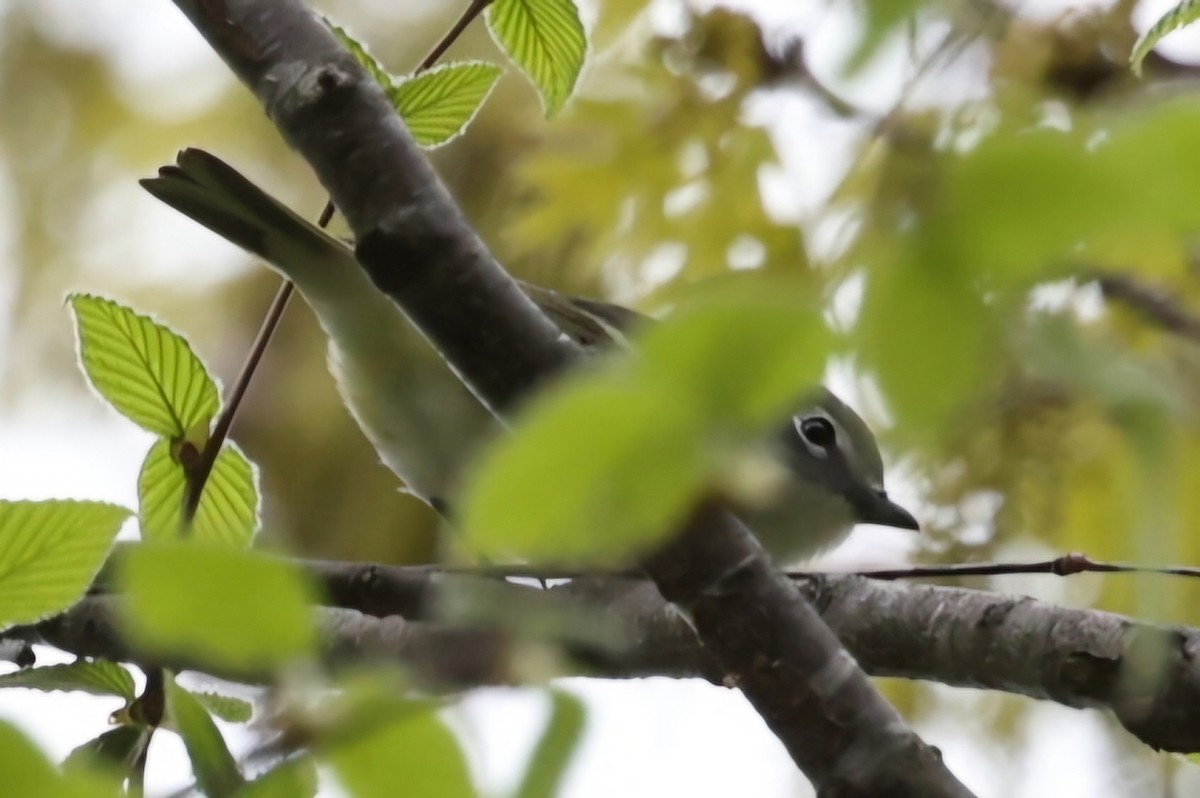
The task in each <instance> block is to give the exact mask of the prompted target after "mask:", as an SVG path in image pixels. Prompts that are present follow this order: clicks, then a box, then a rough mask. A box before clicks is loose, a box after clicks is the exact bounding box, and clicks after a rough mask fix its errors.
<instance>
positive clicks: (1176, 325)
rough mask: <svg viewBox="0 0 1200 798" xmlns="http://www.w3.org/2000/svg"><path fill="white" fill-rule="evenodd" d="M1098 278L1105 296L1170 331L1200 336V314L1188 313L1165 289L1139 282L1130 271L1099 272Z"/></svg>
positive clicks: (1195, 336) (1098, 283) (1097, 282)
mask: <svg viewBox="0 0 1200 798" xmlns="http://www.w3.org/2000/svg"><path fill="white" fill-rule="evenodd" d="M1095 277H1096V284H1097V285H1099V286H1100V291H1101V292H1102V293H1103V294H1104V296H1105V298H1106V299H1115V300H1119V301H1121V302H1123V303H1125V304H1126V305H1128V306H1129V307H1130V308H1132V309H1133V310H1135V311H1137V312H1138V313H1141V314H1142V315H1143V316H1145V317H1147V318H1149V319H1150V320H1151V321H1154V322H1156V323H1157V324H1158V325H1159V326H1161V327H1162V328H1163V329H1164V330H1167V331H1168V332H1173V333H1176V334H1177V335H1183V336H1186V337H1188V338H1200V317H1198V316H1196V315H1195V314H1193V313H1189V312H1188V310H1187V309H1186V308H1184V307H1183V305H1182V304H1180V302H1179V301H1178V300H1176V299H1175V298H1174V297H1172V296H1171V295H1170V294H1168V293H1167V292H1166V291H1163V290H1162V289H1160V288H1155V287H1153V286H1149V285H1146V284H1145V283H1142V282H1139V281H1138V280H1137V279H1135V278H1133V277H1131V276H1129V275H1127V274H1115V273H1112V272H1098V273H1097V274H1096V275H1095Z"/></svg>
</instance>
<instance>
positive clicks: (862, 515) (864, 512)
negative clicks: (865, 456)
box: [850, 488, 921, 532]
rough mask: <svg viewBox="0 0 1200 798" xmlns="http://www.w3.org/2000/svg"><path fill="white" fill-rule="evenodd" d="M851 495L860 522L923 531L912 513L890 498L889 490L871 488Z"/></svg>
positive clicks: (851, 501)
mask: <svg viewBox="0 0 1200 798" xmlns="http://www.w3.org/2000/svg"><path fill="white" fill-rule="evenodd" d="M855 494H856V495H852V496H851V497H850V503H851V504H852V505H853V506H854V509H855V511H856V513H857V514H858V522H859V523H860V524H879V525H880V526H890V527H895V528H896V529H911V530H913V531H914V532H920V531H921V525H920V524H919V523H917V519H915V518H913V516H912V513H910V512H909V511H908V510H905V509H904V508H903V507H901V506H900V505H898V504H896V503H895V502H894V501H892V500H891V499H889V498H888V495H887V492H886V491H883V490H873V489H870V488H867V489H864V490H862V491H856V492H855Z"/></svg>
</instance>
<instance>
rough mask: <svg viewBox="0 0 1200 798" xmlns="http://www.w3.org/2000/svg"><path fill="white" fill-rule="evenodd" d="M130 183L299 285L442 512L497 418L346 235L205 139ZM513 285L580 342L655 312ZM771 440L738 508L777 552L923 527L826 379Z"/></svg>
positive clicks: (358, 406)
mask: <svg viewBox="0 0 1200 798" xmlns="http://www.w3.org/2000/svg"><path fill="white" fill-rule="evenodd" d="M139 182H140V184H141V185H142V186H143V187H144V188H145V189H146V190H147V191H149V192H150V194H152V195H153V196H154V197H156V198H158V199H159V200H161V201H163V202H165V203H166V204H167V205H169V206H171V207H172V208H174V209H175V210H177V211H180V212H181V213H183V214H185V215H186V216H188V217H190V218H191V219H193V220H195V221H196V222H198V223H200V224H201V225H203V226H204V227H207V228H208V229H209V230H211V231H212V232H214V233H216V234H217V235H219V236H221V237H222V238H225V239H226V240H228V241H230V242H231V243H233V244H235V245H237V246H239V247H241V248H242V249H244V250H247V251H248V252H250V253H252V254H254V255H256V256H258V257H259V258H262V259H263V260H264V261H266V262H267V264H268V265H270V266H271V267H272V268H273V269H274V270H275V271H277V272H278V273H279V274H281V275H282V276H283V277H285V278H287V279H289V280H291V281H292V282H293V283H294V284H295V286H296V289H297V290H298V291H299V293H300V294H301V295H302V296H303V297H304V299H305V300H306V302H307V303H308V305H309V306H310V307H311V308H312V310H313V312H314V313H315V315H316V317H317V320H318V322H319V323H320V325H321V327H322V329H323V330H324V332H325V334H326V336H327V337H328V339H329V367H330V371H331V373H332V374H333V377H334V380H335V382H336V383H337V386H338V390H339V392H340V394H341V397H342V399H343V401H344V403H345V404H346V406H347V408H348V409H349V411H350V413H351V415H352V416H353V417H354V419H355V421H356V422H357V423H358V425H359V427H360V428H361V429H362V430H363V432H364V434H365V435H366V437H367V439H368V440H369V441H370V443H371V444H372V445H373V446H374V448H375V450H376V451H377V452H378V453H379V455H380V458H381V460H382V461H383V463H384V464H385V465H386V466H387V467H388V468H390V469H391V470H392V471H393V472H394V473H395V474H396V475H397V476H398V477H399V478H400V479H401V481H402V482H403V483H404V489H406V490H407V491H408V492H410V493H412V494H414V495H415V496H417V497H418V498H420V499H423V500H424V501H426V502H427V503H429V504H430V505H431V506H433V507H434V508H435V509H438V510H440V511H442V512H443V513H445V512H446V510H447V506H448V504H447V502H448V497H451V496H453V495H455V492H456V491H457V490H458V488H459V487H461V485H460V481H461V479H462V472H463V467H464V465H465V463H466V462H467V460H468V459H469V456H470V453H471V451H472V450H473V449H474V448H475V447H477V446H478V445H479V443H480V442H481V441H482V440H485V439H486V438H488V437H489V436H491V435H495V434H497V429H498V427H499V425H498V424H496V422H495V420H494V419H493V418H492V417H491V416H490V414H489V413H488V412H487V411H486V410H485V409H484V407H483V406H482V404H481V403H480V402H479V401H478V400H477V399H476V398H475V397H474V396H473V395H472V394H471V393H470V391H469V390H468V389H467V388H466V387H465V386H464V385H463V383H462V382H461V381H460V380H459V379H458V378H457V377H456V376H455V375H454V374H453V372H452V371H451V369H450V368H448V367H447V365H446V364H445V362H444V361H442V360H441V358H440V357H439V356H438V355H437V353H436V352H435V351H434V350H433V347H432V345H431V344H429V343H428V342H427V341H426V340H425V339H424V338H423V337H422V336H421V335H420V334H418V333H417V331H416V330H415V329H414V328H413V326H412V325H411V324H410V322H409V321H408V320H407V318H406V317H405V316H404V314H403V312H402V311H401V310H400V308H399V306H397V305H396V304H395V303H394V302H393V301H392V300H391V299H390V298H389V297H388V296H386V295H385V294H384V293H382V292H381V291H380V290H379V289H378V288H377V287H376V286H375V285H374V284H373V283H372V281H371V279H370V277H369V276H368V275H367V273H366V271H365V270H364V269H362V268H361V267H360V266H359V264H358V261H357V260H356V259H355V256H354V251H353V249H352V248H351V246H350V245H349V244H348V243H347V242H345V241H342V240H340V239H338V238H336V237H334V236H332V235H330V234H328V233H327V232H325V231H324V230H322V229H321V228H320V227H317V226H316V225H314V224H312V223H311V222H309V221H307V220H306V219H304V218H303V217H302V216H300V215H299V214H297V213H295V212H293V211H292V210H290V209H289V208H288V207H287V206H286V205H284V204H283V203H282V202H280V201H278V200H276V199H275V198H273V197H271V196H270V195H269V194H267V193H266V192H265V191H264V190H263V189H261V188H259V187H258V186H257V185H256V184H255V183H254V182H253V181H251V180H249V179H248V178H246V177H245V176H243V175H242V174H241V173H240V172H238V171H237V170H236V169H234V168H233V167H231V166H230V165H228V164H227V163H225V162H224V161H222V160H221V159H220V158H217V157H216V156H214V155H212V154H211V153H208V152H206V151H204V150H202V149H198V148H188V149H184V150H182V151H181V152H180V153H179V155H178V157H177V159H176V162H175V163H174V164H169V165H166V166H163V167H161V168H160V169H159V170H158V174H157V176H155V177H150V178H145V179H142V180H141V181H139ZM520 285H521V288H522V289H523V290H524V291H525V293H526V294H527V295H528V296H529V297H530V298H531V299H532V300H533V301H534V303H536V304H537V305H538V307H539V308H540V309H541V310H542V311H543V312H544V313H546V315H547V316H548V317H549V318H550V319H551V320H552V321H553V322H554V323H555V324H556V325H558V327H559V328H560V330H561V331H562V332H563V334H565V335H567V336H569V337H570V338H571V339H573V340H574V341H575V342H576V343H578V344H580V345H581V346H583V347H585V348H597V347H603V346H606V345H608V344H610V343H612V342H613V341H616V342H618V343H620V344H622V345H626V344H627V336H629V335H630V334H631V333H632V332H633V331H635V330H636V329H637V327H638V326H639V325H643V324H650V323H653V321H652V320H651V319H650V317H648V316H645V315H643V314H641V313H639V312H637V311H634V310H631V309H629V308H626V307H623V306H621V305H617V304H613V303H608V302H603V301H599V300H594V299H587V298H583V297H574V296H570V295H568V294H563V293H560V292H557V291H554V290H551V289H548V288H543V287H541V286H536V285H533V284H531V283H526V282H520ZM766 442H767V444H768V446H767V449H768V450H769V451H771V452H772V453H773V455H774V457H775V458H776V461H777V463H778V464H779V465H781V466H783V473H784V474H785V478H784V479H783V480H782V484H781V485H780V486H779V488H778V489H777V490H775V491H772V493H771V496H770V498H769V499H768V500H765V501H761V502H749V503H745V504H744V505H738V506H737V507H736V508H735V509H736V513H737V515H738V517H739V519H740V520H741V521H743V522H744V523H745V524H746V525H747V526H748V527H749V528H750V529H751V531H753V532H754V533H755V534H756V536H757V537H758V538H759V541H760V542H761V543H762V544H763V546H764V547H765V548H766V549H767V551H768V552H769V553H770V554H771V556H772V558H773V559H774V560H775V561H776V562H782V563H788V564H791V563H796V562H803V561H806V560H808V559H811V558H812V557H815V556H817V555H818V554H821V553H822V552H824V551H827V550H829V549H831V548H834V547H835V546H836V545H838V544H839V543H841V542H842V540H844V539H845V537H846V536H847V535H848V534H849V532H850V531H851V529H852V528H853V527H854V526H855V525H856V524H859V523H868V524H878V525H883V526H888V527H894V528H897V529H907V530H914V531H916V530H919V528H920V527H919V524H918V522H917V520H916V519H915V518H914V517H913V515H912V514H911V513H909V512H908V511H907V510H905V509H904V508H903V507H902V506H900V505H899V504H897V503H896V502H895V501H893V500H892V499H891V498H890V497H889V496H888V494H887V492H886V490H885V488H884V467H883V459H882V457H881V455H880V451H879V446H878V443H877V442H876V439H875V436H874V435H873V434H872V432H871V430H870V428H869V427H868V426H867V424H866V422H864V421H863V419H862V418H861V417H860V416H859V415H858V414H857V413H855V412H854V410H853V409H851V408H850V407H849V405H847V404H846V403H845V402H843V401H842V400H841V399H839V398H838V397H837V396H836V395H834V394H833V392H831V391H830V390H828V389H827V388H825V387H823V386H817V387H815V388H813V389H812V390H811V391H810V392H808V395H807V396H806V397H804V398H803V399H802V400H801V401H800V402H799V403H798V406H797V407H796V410H795V412H794V414H793V415H792V416H791V417H790V418H788V419H785V420H783V421H782V423H781V424H779V425H778V427H777V428H776V429H775V430H774V431H772V432H770V433H769V434H768V439H767V441H766Z"/></svg>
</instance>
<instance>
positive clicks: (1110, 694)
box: [3, 562, 1200, 753]
mask: <svg viewBox="0 0 1200 798" xmlns="http://www.w3.org/2000/svg"><path fill="white" fill-rule="evenodd" d="M303 567H305V569H306V570H308V571H309V572H310V573H311V574H312V576H313V577H314V578H315V579H317V580H318V581H319V582H320V583H321V584H322V586H323V587H324V589H325V592H326V594H327V595H328V596H329V597H330V601H331V603H332V604H333V605H334V606H331V607H326V608H322V609H321V611H320V613H319V619H320V624H321V629H322V635H323V639H324V641H325V651H326V656H327V659H328V661H329V662H330V663H331V664H334V665H340V664H356V663H361V662H362V661H364V660H370V659H383V660H386V661H389V662H395V663H400V664H403V665H405V666H407V667H409V668H412V669H413V671H414V672H415V673H416V674H418V675H419V676H420V677H421V678H422V679H423V681H424V682H426V683H428V684H430V685H432V686H437V687H441V688H447V687H450V688H460V687H468V686H473V685H479V684H496V683H509V682H513V681H520V677H521V674H520V673H519V672H517V671H516V665H515V664H514V660H513V658H512V656H511V655H512V653H513V652H514V651H515V650H516V645H517V644H516V643H515V642H514V640H513V637H512V636H511V635H510V634H508V630H507V629H506V628H504V626H503V624H502V623H500V622H499V621H497V619H496V618H495V617H492V618H490V619H489V618H486V617H480V616H479V615H475V616H474V617H473V618H471V619H467V618H464V617H462V613H451V614H457V615H458V616H459V617H458V618H457V619H449V618H447V617H446V616H447V612H448V610H447V607H446V602H445V599H444V596H446V595H447V594H459V595H461V594H462V593H464V592H465V593H471V592H477V593H479V592H481V593H483V594H484V595H485V596H486V599H487V602H486V603H487V604H488V605H489V606H492V607H499V608H501V611H502V614H503V615H504V616H506V617H511V616H514V615H515V616H516V620H515V623H517V624H521V625H522V627H523V628H524V627H525V626H526V624H523V623H522V621H523V618H525V617H530V616H538V617H541V618H547V617H550V618H554V617H557V618H559V619H568V620H569V619H571V618H575V617H579V615H578V613H580V612H582V613H590V614H591V617H592V618H595V617H597V615H602V617H603V618H604V619H607V620H610V621H616V622H618V623H619V630H618V633H617V634H615V635H605V636H602V637H600V638H599V639H597V638H594V637H585V636H581V635H578V634H576V635H574V636H573V637H572V636H571V634H570V633H571V632H572V631H573V629H575V628H576V626H578V625H576V624H570V623H560V624H557V625H554V628H552V629H551V630H550V632H549V633H548V635H549V636H551V637H553V638H554V639H556V641H558V642H563V641H564V639H565V643H564V649H565V650H566V651H567V652H568V653H569V654H570V655H571V656H572V658H573V659H574V660H575V661H576V662H577V663H578V665H579V666H580V667H581V669H582V672H583V673H585V674H589V675H593V676H599V677H607V678H637V677H645V676H668V677H673V678H701V679H705V680H707V681H709V682H711V683H713V684H728V681H727V679H726V672H725V670H724V669H722V668H721V667H720V666H719V665H718V663H717V661H716V660H715V659H714V658H713V656H712V655H711V654H710V653H709V651H708V650H707V649H706V648H705V647H704V645H703V644H701V643H700V641H699V640H698V638H697V636H696V632H695V630H694V628H693V627H692V625H691V623H690V622H689V621H688V619H687V618H686V617H685V616H684V615H683V614H682V613H681V612H679V611H678V610H677V609H676V608H675V607H674V606H672V605H671V604H670V603H668V602H667V601H665V600H664V599H663V598H662V596H661V594H660V593H659V592H658V590H657V589H656V588H655V587H654V585H653V584H652V583H651V582H650V581H648V580H646V579H642V578H634V577H628V576H591V577H580V578H576V579H573V580H571V581H570V582H567V583H565V584H561V585H557V586H555V587H552V588H549V589H541V588H538V587H536V586H533V585H530V584H518V583H514V582H507V581H504V580H501V579H497V578H494V577H490V576H468V575H463V574H447V573H445V572H441V571H437V570H433V569H429V568H425V567H412V566H409V567H405V566H388V565H377V564H372V563H335V562H310V563H305V564H303ZM795 582H796V585H797V588H798V589H799V590H800V591H801V592H803V593H804V595H805V596H807V597H808V598H809V600H810V601H811V603H812V605H813V606H814V607H816V608H817V609H818V610H819V611H820V613H821V615H822V617H823V618H824V620H825V622H826V623H827V624H828V625H829V627H830V628H831V629H832V630H833V631H834V632H835V633H836V634H837V636H838V637H839V638H840V640H841V642H842V645H844V646H845V647H846V648H847V649H848V650H849V651H850V653H851V654H853V656H854V657H855V659H856V660H858V662H859V664H861V665H862V667H863V668H864V669H865V670H866V671H867V672H868V673H870V674H872V675H874V676H890V677H900V678H906V679H920V680H925V681H935V682H939V683H942V684H947V685H951V686H957V687H975V688H982V689H988V690H1002V691H1004V692H1009V693H1014V694H1017V695H1022V696H1026V697H1028V698H1033V699H1037V700H1048V701H1054V702H1056V703H1059V704H1063V705H1065V706H1069V707H1075V708H1080V709H1084V708H1086V709H1098V710H1104V711H1109V712H1112V713H1113V714H1114V715H1115V716H1116V718H1117V720H1118V721H1119V722H1120V723H1121V724H1122V725H1123V726H1124V727H1125V728H1126V730H1128V731H1129V732H1130V733H1131V734H1133V735H1134V736H1135V737H1136V738H1137V739H1139V740H1140V741H1141V742H1143V743H1145V744H1146V745H1149V746H1151V747H1153V748H1156V749H1162V750H1168V751H1177V752H1181V753H1194V752H1197V751H1200V656H1197V653H1198V652H1200V630H1198V629H1194V628H1191V627H1165V626H1157V625H1154V624H1146V623H1141V622H1139V621H1136V620H1134V619H1131V618H1128V617H1125V616H1121V615H1114V614H1112V613H1106V612H1099V611H1096V610H1077V609H1067V608H1063V607H1059V606H1056V605H1054V604H1049V603H1046V602H1042V601H1037V600H1035V599H1030V598H1024V597H1016V596H1006V595H1000V594H996V593H992V592H987V591H979V590H969V589H965V588H949V587H941V586H936V585H914V584H896V583H890V582H879V581H876V580H871V579H866V578H863V577H860V576H852V575H837V574H810V575H808V576H804V577H796V578H795ZM440 597H442V598H440ZM114 602H115V599H114V598H113V597H111V596H101V595H95V596H92V597H89V598H88V599H86V600H85V601H83V602H81V603H80V604H79V605H77V606H76V607H74V608H73V609H72V610H70V611H69V612H67V613H65V614H63V615H61V616H58V617H57V618H53V619H50V620H48V621H44V622H43V623H41V624H37V625H34V626H28V627H20V628H17V629H10V630H8V631H6V632H4V634H3V639H4V640H16V641H21V642H23V643H31V642H33V643H46V644H49V645H53V646H55V647H57V648H61V649H63V650H65V651H68V652H71V653H73V654H76V655H79V656H95V657H101V658H105V659H112V660H118V661H134V662H138V663H140V664H152V665H167V666H170V667H173V668H176V669H192V670H195V669H204V666H203V664H202V663H196V662H191V661H175V662H170V663H163V662H147V661H146V660H145V659H144V658H143V657H142V656H141V655H139V654H137V653H136V652H133V651H132V650H130V649H129V648H128V647H127V646H126V644H125V643H124V642H123V641H122V639H121V637H120V635H119V633H118V630H117V629H116V628H115V627H114V625H113V623H112V620H111V619H112V612H113V609H114ZM514 608H515V610H516V611H514ZM468 623H469V624H470V625H466V624H468ZM511 623H512V621H510V624H511ZM1148 662H1149V663H1153V667H1154V668H1155V669H1156V670H1155V672H1154V674H1153V676H1154V678H1141V677H1143V676H1144V675H1145V674H1144V667H1145V663H1148ZM217 675H220V676H224V677H227V678H235V679H242V680H245V681H251V682H263V681H268V680H269V679H270V678H271V677H270V675H269V674H236V673H228V672H221V673H218V674H217Z"/></svg>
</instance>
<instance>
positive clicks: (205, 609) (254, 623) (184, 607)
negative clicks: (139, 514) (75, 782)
mask: <svg viewBox="0 0 1200 798" xmlns="http://www.w3.org/2000/svg"><path fill="white" fill-rule="evenodd" d="M119 581H120V583H121V584H122V585H123V587H124V589H125V590H126V591H127V592H128V601H127V602H126V603H125V605H124V613H123V616H122V617H123V620H124V621H125V627H126V629H127V631H128V633H129V635H130V638H131V640H132V641H133V642H134V643H135V644H136V645H139V646H143V647H145V648H146V649H147V650H150V651H156V652H163V653H174V654H181V655H190V656H193V657H195V658H197V659H199V660H201V661H203V662H205V663H207V664H209V665H213V666H224V667H227V668H231V669H234V670H247V671H253V672H258V671H261V670H264V669H269V668H273V667H277V666H281V665H283V664H285V663H287V662H289V661H291V660H293V659H295V658H297V657H301V656H304V655H306V654H308V653H309V652H311V651H312V649H313V647H314V646H315V644H316V630H315V628H314V626H313V623H312V617H311V608H312V605H313V604H314V594H313V591H312V590H311V589H310V586H309V585H308V583H307V582H306V581H305V580H304V578H303V577H302V575H301V574H300V572H299V571H297V570H296V569H295V567H294V566H292V565H290V564H289V563H287V562H285V561H283V560H279V559H273V558H270V557H267V556H265V555H262V554H257V553H254V552H243V551H236V550H232V549H227V548H224V547H216V546H211V545H204V544H200V543H194V542H188V543H155V544H143V545H141V546H137V547H135V548H133V549H132V550H131V551H130V552H129V554H128V557H126V558H125V559H124V561H123V562H122V567H121V572H120V578H119Z"/></svg>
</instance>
